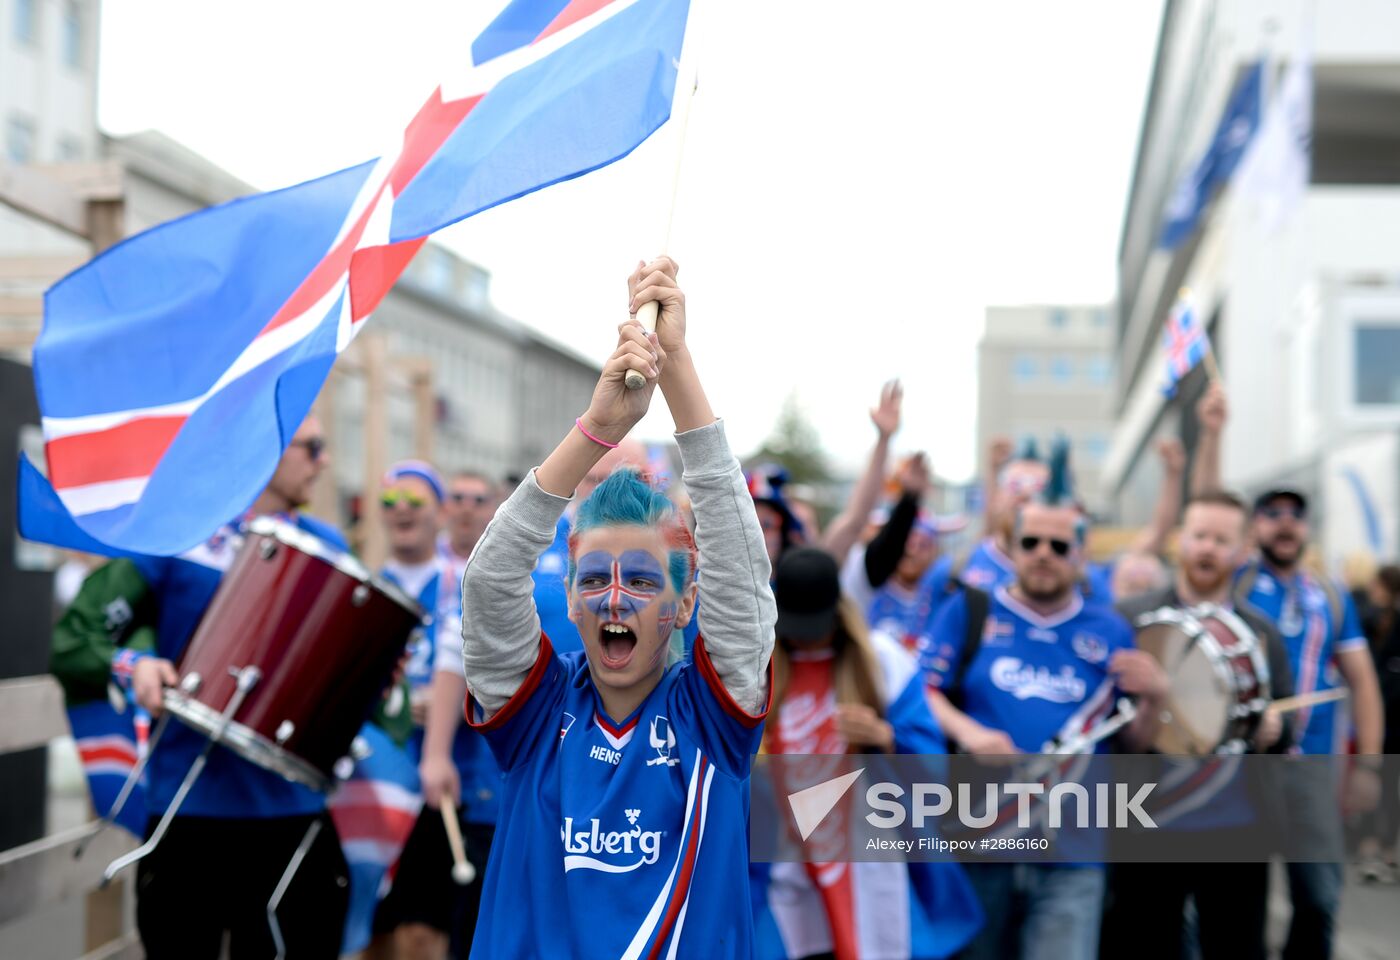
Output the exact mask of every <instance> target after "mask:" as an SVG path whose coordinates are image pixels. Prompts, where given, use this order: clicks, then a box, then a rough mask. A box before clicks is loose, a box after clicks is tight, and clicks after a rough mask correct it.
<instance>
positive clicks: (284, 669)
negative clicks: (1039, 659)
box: [165, 517, 423, 790]
mask: <svg viewBox="0 0 1400 960" xmlns="http://www.w3.org/2000/svg"><path fill="white" fill-rule="evenodd" d="M422 616H423V615H422V611H421V610H420V609H419V607H418V604H417V603H415V602H414V601H413V600H411V599H410V598H409V597H408V596H407V595H406V594H404V593H403V592H402V591H401V590H399V589H398V588H397V587H396V586H394V585H393V584H391V583H389V582H388V581H387V580H384V579H382V578H380V577H376V576H373V575H372V574H371V573H370V572H369V571H368V570H367V569H365V567H364V566H363V565H362V564H361V563H360V562H359V561H358V560H356V559H355V558H354V557H351V556H350V555H349V554H346V553H342V552H340V551H337V550H335V549H334V548H332V547H331V546H329V545H328V544H326V543H324V542H323V541H321V540H320V539H319V538H317V537H315V536H313V535H312V534H309V533H307V532H305V531H303V530H301V529H300V528H299V527H296V526H293V525H292V524H289V523H285V522H283V521H280V520H275V519H272V518H270V517H259V518H257V519H255V520H253V521H252V522H251V523H250V524H249V528H248V533H247V537H246V539H245V541H244V544H243V547H242V549H241V551H240V552H239V554H238V557H237V558H236V559H235V560H234V562H233V566H232V568H231V569H230V570H229V571H228V573H227V574H225V575H224V578H223V580H222V581H221V583H220V584H219V590H218V592H217V593H216V594H215V595H214V600H213V602H212V603H211V604H210V606H209V609H208V611H207V612H206V613H205V615H204V619H203V620H202V621H200V624H199V629H198V630H197V631H196V632H195V635H194V637H193V638H191V640H190V642H189V645H188V646H187V647H186V648H185V651H184V654H183V655H182V656H181V658H180V663H179V670H180V674H181V680H180V685H179V687H177V688H173V689H168V690H166V692H165V709H167V710H169V711H170V712H171V714H173V715H174V716H175V717H176V718H178V719H179V720H181V721H182V722H183V723H185V724H187V725H189V726H191V727H193V728H194V729H196V730H198V731H200V732H201V733H204V734H206V735H208V736H217V737H218V738H219V741H220V742H221V743H223V744H224V745H225V746H227V747H228V748H229V749H231V750H233V751H234V752H236V753H238V754H239V755H240V756H242V757H243V758H244V759H246V760H249V761H251V762H253V763H255V764H257V765H258V766H260V767H263V768H265V769H267V770H271V771H273V772H275V773H278V774H281V775H282V776H284V777H286V778H287V779H288V780H292V781H295V782H297V783H302V784H305V785H306V786H309V787H312V788H313V789H316V790H329V789H330V788H331V786H332V785H333V784H334V782H335V768H336V764H337V763H338V762H339V761H340V760H341V759H342V758H343V757H346V756H347V755H348V754H349V753H350V750H351V744H352V742H353V741H354V738H355V735H356V734H357V733H358V732H359V730H360V726H361V725H362V724H363V723H364V721H365V719H366V717H367V716H368V715H369V713H370V712H371V710H372V709H373V708H374V706H375V704H376V703H377V702H378V700H379V698H380V697H381V696H382V695H383V693H384V690H385V689H386V687H387V685H388V683H389V681H390V679H391V677H392V675H393V673H394V669H395V666H396V665H397V663H398V660H399V657H400V656H401V655H402V653H403V650H404V645H405V643H406V642H407V640H408V637H409V634H410V633H411V632H412V630H413V628H414V627H415V626H417V625H418V624H419V623H420V622H421V621H422ZM250 668H251V669H250ZM240 673H242V674H244V675H245V677H251V678H254V679H253V682H252V685H251V687H250V688H249V689H248V691H247V693H246V695H245V697H244V699H243V700H242V702H241V703H240V704H239V705H238V706H237V708H236V710H235V712H234V713H233V714H232V717H231V719H230V720H229V721H228V722H226V723H225V722H224V721H223V718H222V714H223V713H224V711H225V709H226V707H227V706H228V705H230V704H231V702H232V698H233V697H234V692H235V687H236V683H237V680H236V678H237V676H238V675H239V674H240Z"/></svg>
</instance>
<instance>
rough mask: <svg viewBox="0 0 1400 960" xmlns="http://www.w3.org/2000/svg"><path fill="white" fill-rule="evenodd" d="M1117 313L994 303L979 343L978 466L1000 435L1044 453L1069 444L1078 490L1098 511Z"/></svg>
mask: <svg viewBox="0 0 1400 960" xmlns="http://www.w3.org/2000/svg"><path fill="white" fill-rule="evenodd" d="M1112 351H1113V328H1112V314H1111V312H1110V311H1109V309H1108V308H1107V307H1104V306H1024V307H988V308H987V326H986V332H985V333H984V334H983V336H982V341H981V342H980V343H979V344H978V346H977V384H978V385H977V471H978V475H979V476H986V472H987V462H986V461H987V451H988V447H989V445H990V443H991V441H992V439H993V438H995V437H1007V438H1009V439H1010V440H1012V441H1013V442H1014V443H1015V444H1016V445H1017V446H1018V447H1019V446H1020V445H1021V444H1022V443H1023V442H1024V441H1025V440H1028V439H1033V440H1034V441H1035V442H1036V444H1037V446H1038V447H1039V449H1040V452H1041V455H1042V456H1045V455H1046V454H1047V453H1048V452H1049V448H1050V445H1051V443H1052V442H1053V441H1054V440H1055V439H1056V438H1057V437H1064V438H1065V439H1067V440H1068V441H1069V442H1070V448H1071V451H1072V455H1071V463H1072V465H1073V470H1074V479H1075V487H1076V489H1075V493H1076V495H1077V496H1079V497H1080V498H1081V499H1082V500H1083V501H1084V503H1085V504H1086V505H1087V506H1088V507H1089V508H1090V510H1091V511H1093V512H1094V513H1096V514H1100V515H1101V514H1102V513H1103V511H1104V509H1105V507H1106V506H1107V503H1106V501H1105V498H1104V497H1103V491H1102V486H1101V484H1100V482H1099V471H1100V468H1101V466H1102V464H1103V460H1104V457H1105V456H1106V455H1107V453H1108V446H1109V441H1110V439H1111V437H1112V432H1113V424H1112V420H1111V413H1112V408H1111V402H1112V385H1113V353H1112Z"/></svg>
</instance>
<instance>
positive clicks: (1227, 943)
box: [1099, 863, 1269, 960]
mask: <svg viewBox="0 0 1400 960" xmlns="http://www.w3.org/2000/svg"><path fill="white" fill-rule="evenodd" d="M1108 869H1109V873H1108V896H1107V898H1106V902H1105V907H1104V919H1103V934H1102V936H1101V937H1100V938H1099V956H1100V957H1101V958H1104V960H1108V958H1119V957H1133V958H1134V960H1181V957H1182V929H1183V917H1184V911H1185V908H1186V898H1187V897H1188V896H1190V897H1192V898H1193V899H1194V900H1195V903H1196V916H1197V934H1198V937H1199V941H1200V946H1201V957H1202V960H1217V958H1224V960H1264V958H1265V949H1264V924H1265V920H1266V917H1267V911H1268V900H1269V865H1268V864H1267V863H1115V864H1112V865H1111V866H1110V867H1109V868H1108Z"/></svg>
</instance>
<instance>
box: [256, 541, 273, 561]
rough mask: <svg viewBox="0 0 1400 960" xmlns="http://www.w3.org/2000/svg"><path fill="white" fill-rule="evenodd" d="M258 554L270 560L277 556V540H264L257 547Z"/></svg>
mask: <svg viewBox="0 0 1400 960" xmlns="http://www.w3.org/2000/svg"><path fill="white" fill-rule="evenodd" d="M258 554H259V555H260V556H261V557H262V558H263V559H264V560H271V559H272V558H273V557H275V556H277V542H276V541H275V540H264V541H263V542H262V546H260V547H258Z"/></svg>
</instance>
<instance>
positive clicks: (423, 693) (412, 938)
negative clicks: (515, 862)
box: [374, 460, 500, 960]
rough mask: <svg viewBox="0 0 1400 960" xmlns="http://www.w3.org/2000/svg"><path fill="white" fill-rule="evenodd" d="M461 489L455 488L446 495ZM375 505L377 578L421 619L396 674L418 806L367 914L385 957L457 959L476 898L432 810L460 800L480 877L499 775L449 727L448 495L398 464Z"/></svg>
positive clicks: (458, 702) (457, 673)
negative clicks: (442, 531)
mask: <svg viewBox="0 0 1400 960" xmlns="http://www.w3.org/2000/svg"><path fill="white" fill-rule="evenodd" d="M466 486H467V485H466V484H461V483H459V482H458V481H456V480H454V488H453V489H454V492H457V491H458V490H463V488H464V487H466ZM488 489H489V488H488ZM379 500H380V505H381V507H382V510H383V520H384V525H385V529H386V531H387V533H388V540H389V553H390V556H389V559H388V561H387V562H386V563H385V564H384V568H383V571H382V572H383V574H384V576H385V577H387V578H388V579H390V580H392V581H394V582H395V583H397V584H398V585H399V586H400V587H402V588H403V589H404V591H405V592H407V593H408V595H409V596H411V597H414V598H416V599H417V600H418V603H419V605H420V606H421V607H422V608H423V610H424V611H425V612H426V614H427V621H426V622H425V624H424V626H423V627H422V628H421V629H419V630H417V631H415V632H414V635H413V636H412V637H411V638H410V640H409V643H408V661H407V664H406V666H405V668H404V674H405V679H407V681H408V684H409V689H410V691H411V694H410V704H411V709H412V716H413V733H412V735H411V737H410V739H409V744H408V749H409V753H410V755H411V756H412V757H413V758H414V759H415V760H417V761H419V763H420V772H421V780H422V785H423V793H424V801H425V806H424V808H423V811H422V813H421V814H420V815H419V817H418V822H417V823H416V824H415V825H414V828H413V832H412V834H410V835H409V838H408V841H407V843H406V844H405V845H404V850H403V854H402V855H401V857H400V859H399V865H398V870H397V872H396V873H395V876H394V883H393V886H392V887H391V888H390V890H389V893H388V895H387V896H385V898H384V900H383V901H382V902H381V903H380V904H379V909H378V910H377V911H376V913H375V918H374V927H375V931H376V933H377V934H389V933H390V932H391V931H392V939H393V952H394V956H396V957H398V958H400V960H444V958H446V957H447V956H448V950H449V946H451V947H453V948H454V949H453V952H454V953H456V954H459V955H462V956H465V955H466V949H465V947H469V945H470V942H471V932H472V928H473V927H474V926H475V921H476V911H475V903H476V901H477V900H478V899H479V898H480V893H481V889H480V883H479V882H476V883H472V884H470V885H469V886H467V887H465V888H464V887H460V886H458V885H457V884H455V883H454V882H453V880H452V854H451V847H450V846H449V845H448V839H447V831H446V827H445V826H444V824H443V820H442V815H441V812H440V810H439V807H440V806H441V804H442V800H443V797H444V795H447V796H450V797H451V799H452V800H453V801H454V802H458V801H460V800H462V799H465V801H466V802H465V803H464V804H463V805H462V807H461V809H460V810H459V811H458V815H459V817H461V819H462V820H463V832H464V834H465V835H466V837H467V846H468V849H469V851H470V853H471V857H472V859H473V860H474V861H475V862H476V864H477V869H478V876H481V875H483V874H484V872H485V852H486V850H488V849H489V847H490V833H491V831H492V828H493V827H494V824H495V821H496V811H497V808H498V806H499V801H498V800H497V795H498V793H499V791H500V773H499V771H498V770H497V769H496V766H495V762H494V760H492V759H491V757H490V754H489V751H488V750H487V749H486V744H485V741H484V740H482V738H481V736H480V735H479V734H476V733H473V732H472V731H470V730H469V729H467V728H466V727H465V726H464V725H460V724H459V723H458V722H457V721H458V720H459V719H460V718H461V715H462V711H463V710H464V709H465V706H466V681H465V680H464V679H463V678H462V665H461V664H462V660H461V654H460V644H461V640H460V637H461V629H462V628H461V623H462V614H461V598H460V593H459V589H458V583H459V582H460V581H459V580H458V578H457V575H456V572H455V570H454V568H453V566H452V564H451V563H450V562H449V561H448V560H447V559H445V558H444V557H443V556H442V555H441V554H440V553H439V551H438V528H439V526H440V524H441V521H442V517H443V515H444V514H445V513H447V512H448V511H449V509H450V508H448V507H447V506H446V504H447V502H448V500H449V494H448V489H447V487H446V485H445V484H444V483H443V481H442V477H441V476H440V475H439V474H438V472H437V470H436V469H434V468H433V466H432V465H431V464H428V463H425V462H423V461H421V460H402V461H400V462H398V463H395V464H394V465H393V466H391V467H390V468H389V469H388V471H387V472H386V473H385V475H384V479H383V482H382V484H381V488H380V495H379ZM453 506H454V507H456V506H458V504H454V505H453ZM472 506H473V507H475V506H476V505H475V504H473V505H472ZM482 526H484V523H483V524H482ZM458 948H460V949H458Z"/></svg>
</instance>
